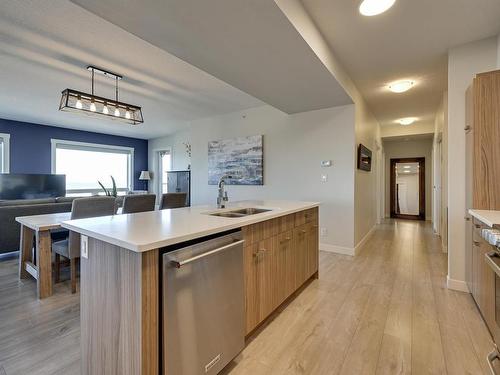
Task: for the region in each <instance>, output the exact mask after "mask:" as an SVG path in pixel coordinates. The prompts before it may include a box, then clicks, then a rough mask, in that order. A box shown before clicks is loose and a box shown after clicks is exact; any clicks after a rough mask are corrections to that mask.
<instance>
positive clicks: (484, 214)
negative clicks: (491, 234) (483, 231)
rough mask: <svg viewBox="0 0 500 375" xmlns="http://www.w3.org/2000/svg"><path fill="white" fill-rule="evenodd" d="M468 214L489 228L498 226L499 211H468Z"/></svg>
mask: <svg viewBox="0 0 500 375" xmlns="http://www.w3.org/2000/svg"><path fill="white" fill-rule="evenodd" d="M469 214H470V215H471V216H473V217H475V218H476V219H478V220H479V221H480V222H482V223H483V224H486V225H487V226H489V227H494V226H495V225H500V211H494V210H475V209H472V208H471V209H469Z"/></svg>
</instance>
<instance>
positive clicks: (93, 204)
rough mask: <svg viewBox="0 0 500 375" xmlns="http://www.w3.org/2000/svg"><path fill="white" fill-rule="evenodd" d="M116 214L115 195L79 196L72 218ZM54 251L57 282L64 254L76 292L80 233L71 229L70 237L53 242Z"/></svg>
mask: <svg viewBox="0 0 500 375" xmlns="http://www.w3.org/2000/svg"><path fill="white" fill-rule="evenodd" d="M114 214H115V198H114V197H91V198H77V199H75V200H74V201H73V205H72V206H71V220H74V219H85V218H90V217H98V216H108V215H114ZM52 251H53V252H54V253H55V269H56V270H55V271H56V272H55V274H56V275H55V276H56V280H55V281H56V283H57V282H59V272H60V265H61V264H60V257H61V256H62V257H64V258H67V259H69V262H70V277H71V293H76V260H77V258H79V257H80V234H78V233H76V232H72V231H70V232H69V236H68V238H66V239H64V240H60V241H55V242H53V243H52Z"/></svg>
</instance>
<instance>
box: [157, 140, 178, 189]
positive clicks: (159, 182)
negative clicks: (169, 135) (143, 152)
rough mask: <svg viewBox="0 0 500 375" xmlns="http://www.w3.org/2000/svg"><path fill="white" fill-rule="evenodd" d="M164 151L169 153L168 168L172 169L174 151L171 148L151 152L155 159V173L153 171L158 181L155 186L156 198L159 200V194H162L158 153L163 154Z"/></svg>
mask: <svg viewBox="0 0 500 375" xmlns="http://www.w3.org/2000/svg"><path fill="white" fill-rule="evenodd" d="M165 151H168V152H169V153H170V166H171V167H172V168H173V166H174V149H173V147H172V146H166V147H161V148H157V149H154V150H153V152H154V155H155V158H156V163H155V165H156V167H155V169H156V171H153V172H155V173H154V175H156V176H158V181H156V183H155V185H156V193H157V196H158V199H159V198H161V192H162V182H163V181H162V176H161V157H160V153H161V152H165ZM154 175H153V178H154Z"/></svg>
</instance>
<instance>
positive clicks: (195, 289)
mask: <svg viewBox="0 0 500 375" xmlns="http://www.w3.org/2000/svg"><path fill="white" fill-rule="evenodd" d="M243 242H244V241H243V240H242V234H241V231H239V230H238V231H236V232H232V233H229V234H224V235H221V236H217V237H215V238H209V239H205V240H203V241H202V242H197V243H193V241H192V242H190V243H188V244H187V246H186V247H182V248H180V249H177V250H174V251H171V252H167V253H165V254H164V255H163V301H162V304H163V305H162V306H163V310H162V311H163V370H164V374H168V375H199V374H217V373H218V372H219V371H221V370H222V369H223V368H224V367H225V366H226V365H227V364H228V363H229V362H230V361H231V360H232V359H233V358H234V357H236V356H237V355H238V353H239V352H240V351H241V350H242V349H243V347H244V343H245V341H244V340H245V297H244V280H243V277H244V276H243Z"/></svg>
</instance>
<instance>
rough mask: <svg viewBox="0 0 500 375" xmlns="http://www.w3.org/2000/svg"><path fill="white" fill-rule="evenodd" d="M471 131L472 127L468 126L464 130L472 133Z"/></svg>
mask: <svg viewBox="0 0 500 375" xmlns="http://www.w3.org/2000/svg"><path fill="white" fill-rule="evenodd" d="M471 129H472V128H471V127H470V125H467V126H466V127H465V128H464V130H465V131H466V132H470V130H471Z"/></svg>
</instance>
